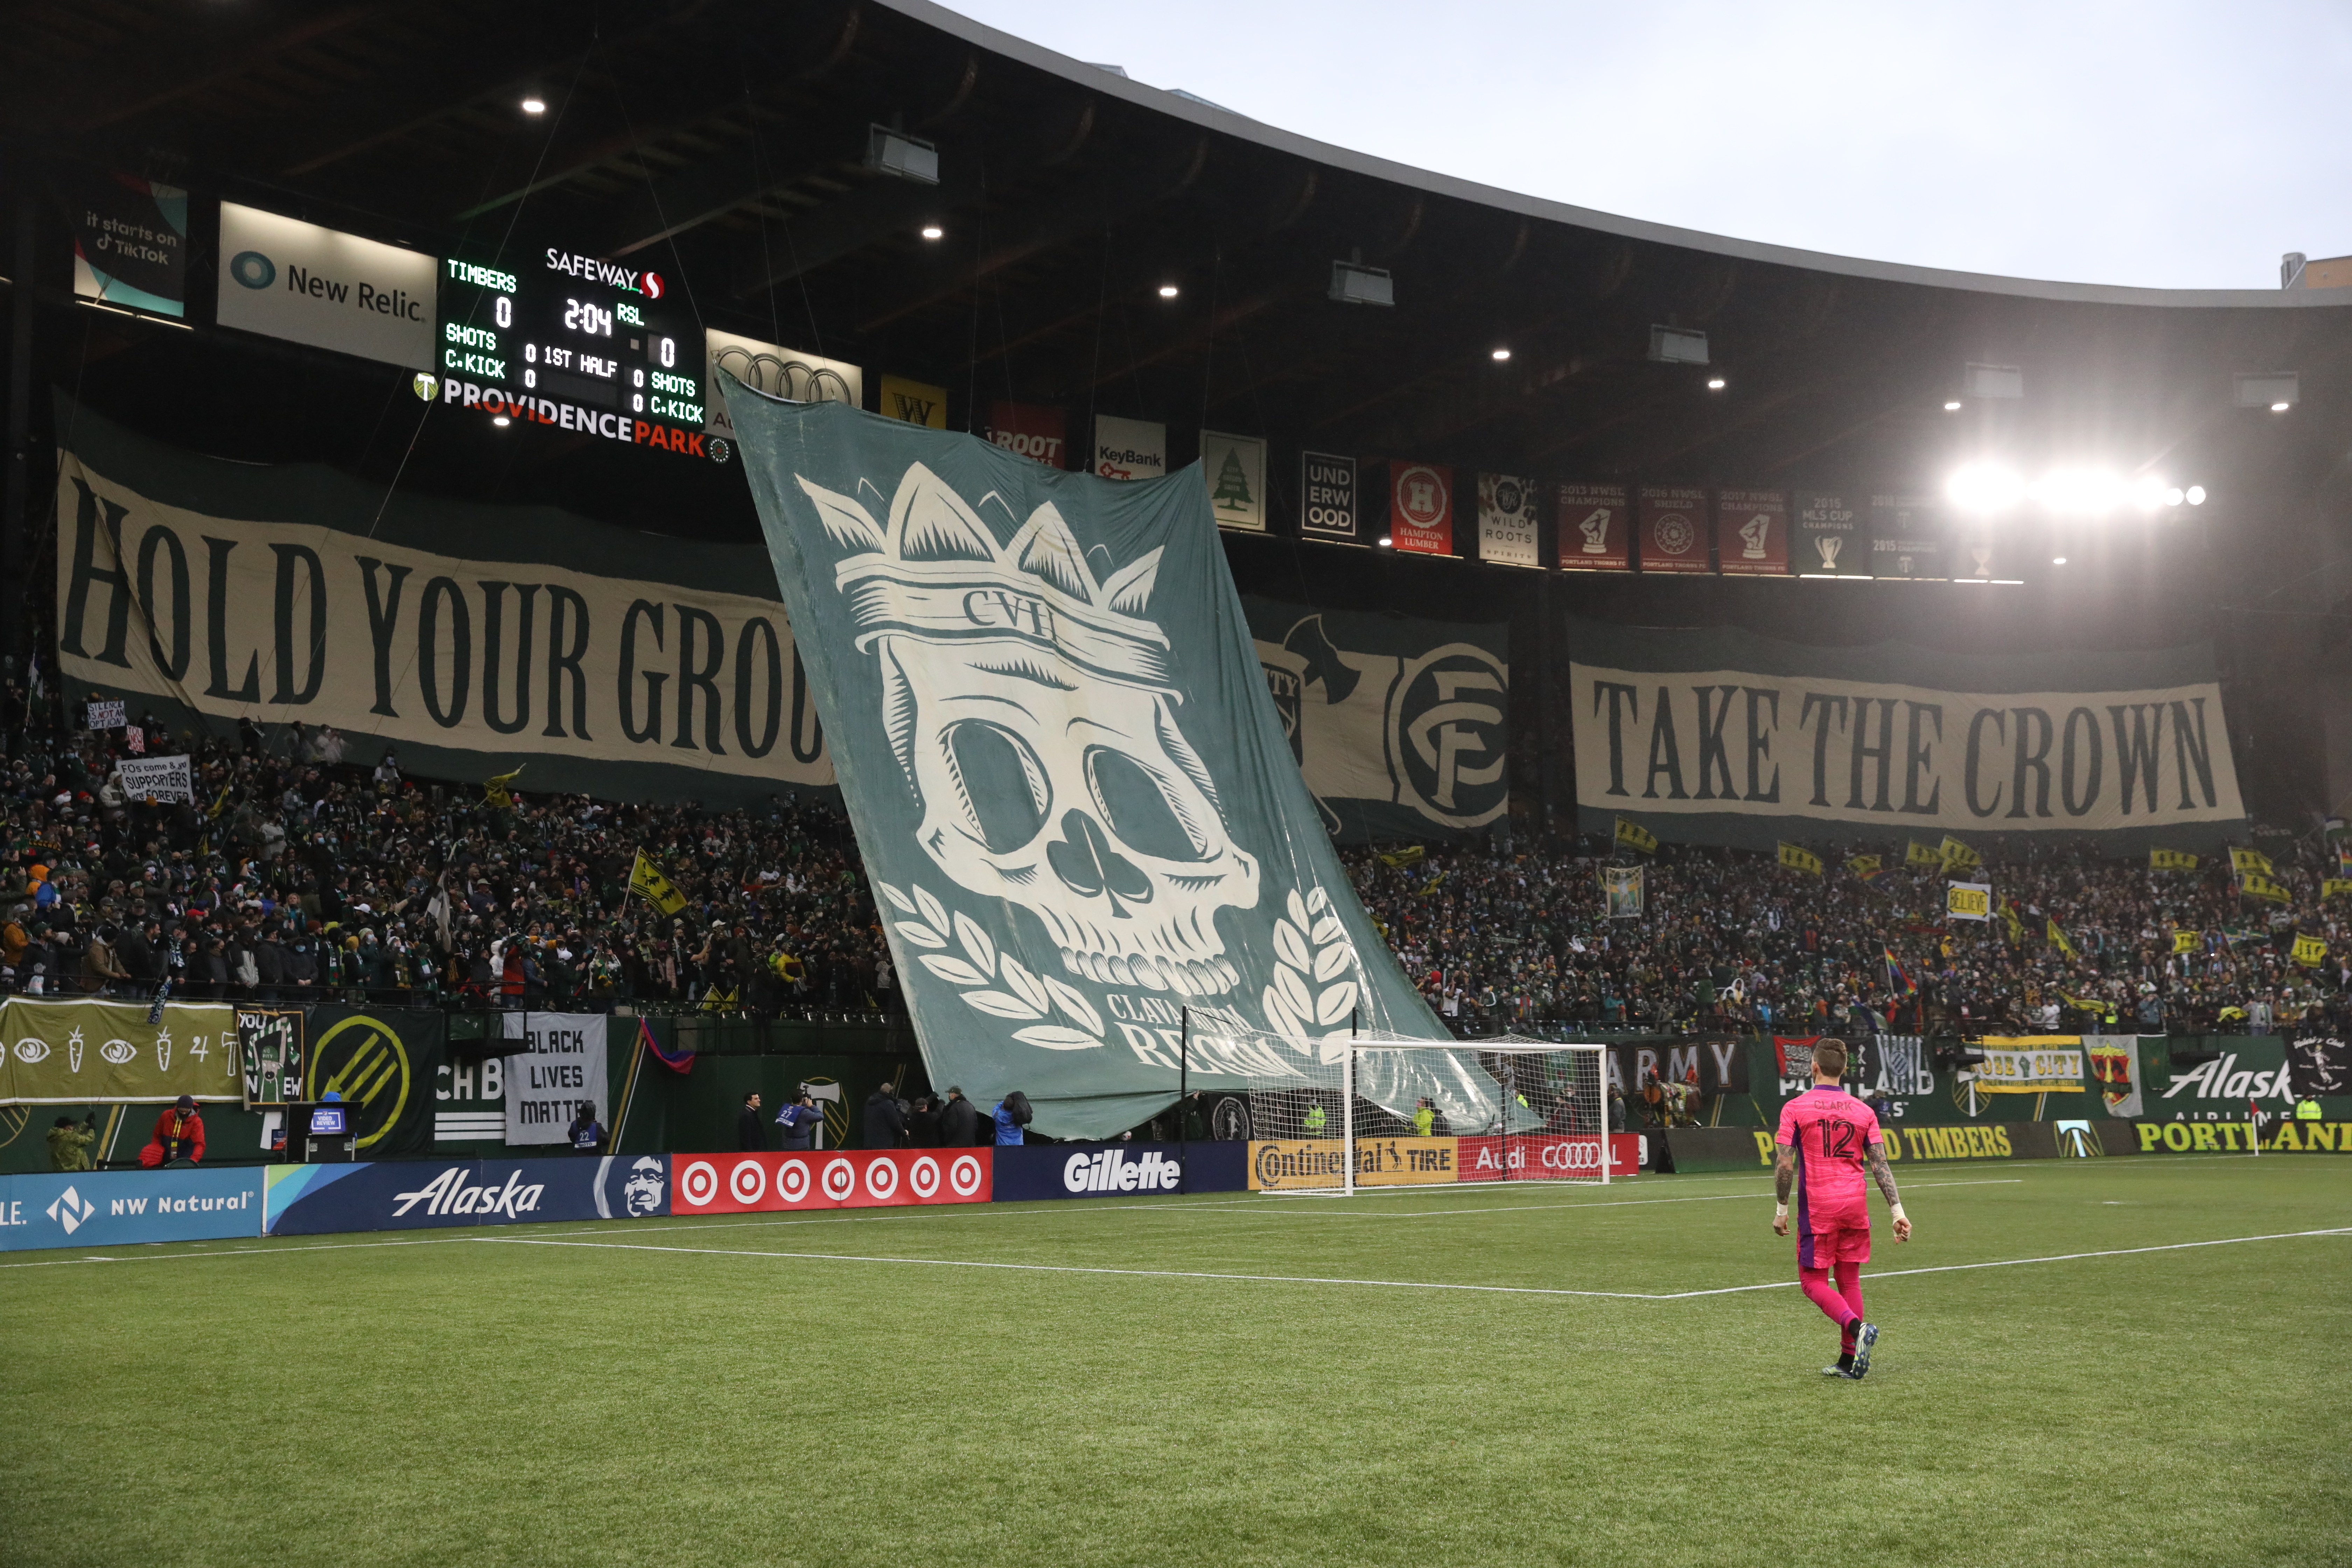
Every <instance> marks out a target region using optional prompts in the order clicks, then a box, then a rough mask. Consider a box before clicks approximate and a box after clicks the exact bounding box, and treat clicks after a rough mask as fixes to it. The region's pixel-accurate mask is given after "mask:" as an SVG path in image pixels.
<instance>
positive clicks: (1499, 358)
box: [1486, 348, 1511, 364]
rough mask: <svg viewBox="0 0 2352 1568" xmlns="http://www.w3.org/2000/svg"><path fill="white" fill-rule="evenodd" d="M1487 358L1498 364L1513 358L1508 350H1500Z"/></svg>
mask: <svg viewBox="0 0 2352 1568" xmlns="http://www.w3.org/2000/svg"><path fill="white" fill-rule="evenodd" d="M1486 357H1487V358H1489V359H1491V360H1493V361H1494V362H1495V363H1496V364H1501V363H1504V362H1505V361H1506V360H1507V359H1509V358H1510V357H1511V351H1510V350H1508V349H1504V348H1498V349H1496V350H1495V351H1494V352H1493V353H1490V354H1488V355H1487V356H1486Z"/></svg>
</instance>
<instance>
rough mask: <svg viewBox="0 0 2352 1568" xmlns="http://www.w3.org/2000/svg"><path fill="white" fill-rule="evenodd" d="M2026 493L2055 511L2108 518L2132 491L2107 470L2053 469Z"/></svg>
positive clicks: (2030, 497)
mask: <svg viewBox="0 0 2352 1568" xmlns="http://www.w3.org/2000/svg"><path fill="white" fill-rule="evenodd" d="M2025 494H2026V497H2027V499H2028V500H2032V501H2034V502H2036V503H2037V504H2039V505H2041V506H2042V507H2043V508H2045V509H2047V510H2051V511H2054V512H2059V513H2062V514H2066V515H2071V516H2076V517H2104V516H2105V515H2106V514H2107V513H2108V512H2111V511H2113V510H2116V508H2117V507H2119V506H2122V505H2124V504H2125V503H2126V501H2127V500H2130V494H2131V492H2130V491H2129V489H2127V488H2126V486H2125V484H2124V482H2123V480H2122V479H2118V478H2116V476H2115V475H2114V474H2111V473H2108V472H2107V471H2106V470H2105V469H2103V468H2053V470H2051V471H2050V472H2049V473H2047V474H2044V475H2042V478H2040V479H2036V480H2034V481H2033V482H2032V484H2030V485H2028V486H2026V487H2025Z"/></svg>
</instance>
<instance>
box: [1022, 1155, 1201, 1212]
mask: <svg viewBox="0 0 2352 1568" xmlns="http://www.w3.org/2000/svg"><path fill="white" fill-rule="evenodd" d="M994 1154H995V1158H994V1161H993V1164H994V1166H995V1170H994V1172H993V1173H992V1187H993V1192H992V1201H994V1202H996V1203H1000V1204H1009V1203H1027V1202H1031V1201H1033V1200H1034V1199H1039V1198H1099V1197H1114V1196H1118V1195H1122V1194H1136V1195H1148V1194H1160V1193H1174V1192H1186V1193H1236V1192H1240V1191H1241V1190H1242V1189H1243V1187H1244V1185H1245V1184H1246V1183H1245V1181H1244V1167H1245V1165H1246V1163H1247V1161H1246V1155H1247V1146H1246V1145H1244V1144H1243V1143H1240V1142H1202V1143H1134V1142H1128V1143H1026V1144H1008V1145H1006V1146H1004V1147H1003V1148H1000V1149H997V1150H996V1151H994Z"/></svg>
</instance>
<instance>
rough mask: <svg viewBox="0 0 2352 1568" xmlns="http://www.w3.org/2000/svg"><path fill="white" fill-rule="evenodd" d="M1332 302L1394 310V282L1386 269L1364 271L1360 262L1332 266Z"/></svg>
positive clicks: (1332, 264) (1373, 268) (1365, 269)
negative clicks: (1380, 306) (1378, 306)
mask: <svg viewBox="0 0 2352 1568" xmlns="http://www.w3.org/2000/svg"><path fill="white" fill-rule="evenodd" d="M1331 298H1332V299H1334V300H1338V301H1339V303H1341V304H1342V305H1384V306H1387V307H1388V308H1390V309H1391V310H1393V309H1395V307H1396V279H1394V278H1393V277H1391V276H1390V273H1389V269H1388V268H1385V267H1367V266H1365V265H1364V264H1363V263H1362V262H1360V261H1334V262H1333V263H1331Z"/></svg>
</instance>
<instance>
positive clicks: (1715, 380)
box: [1706, 375, 1724, 392]
mask: <svg viewBox="0 0 2352 1568" xmlns="http://www.w3.org/2000/svg"><path fill="white" fill-rule="evenodd" d="M1723 388H1724V380H1723V377H1721V376H1719V375H1711V376H1709V377H1707V381H1706V389H1707V390H1708V391H1709V392H1721V391H1722V390H1723Z"/></svg>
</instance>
